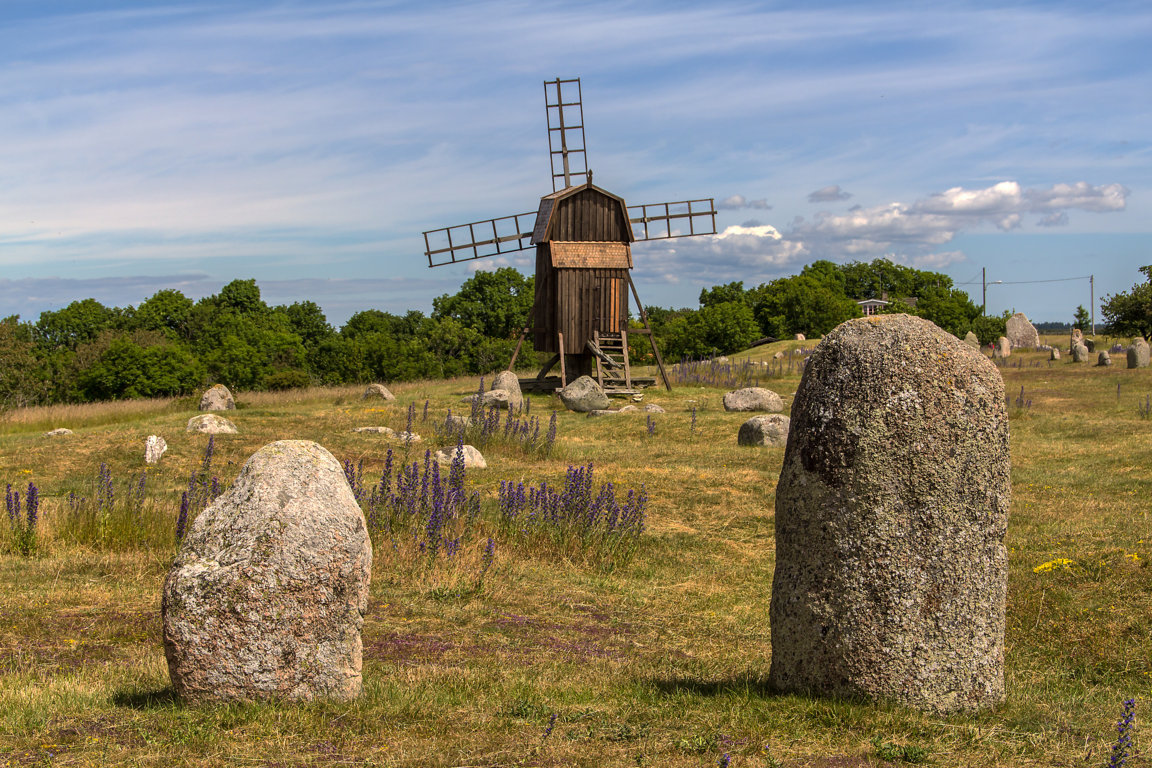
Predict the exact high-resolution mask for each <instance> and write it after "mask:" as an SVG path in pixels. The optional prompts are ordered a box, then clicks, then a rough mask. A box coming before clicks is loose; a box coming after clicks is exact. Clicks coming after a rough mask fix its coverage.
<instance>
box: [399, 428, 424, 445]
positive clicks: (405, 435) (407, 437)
mask: <svg viewBox="0 0 1152 768" xmlns="http://www.w3.org/2000/svg"><path fill="white" fill-rule="evenodd" d="M396 439H397V440H403V441H404V442H406V443H418V442H420V435H418V434H416V433H415V432H407V431H405V432H397V433H396Z"/></svg>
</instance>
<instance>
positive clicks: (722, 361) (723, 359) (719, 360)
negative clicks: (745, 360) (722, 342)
mask: <svg viewBox="0 0 1152 768" xmlns="http://www.w3.org/2000/svg"><path fill="white" fill-rule="evenodd" d="M716 362H717V363H719V364H720V365H725V364H727V362H728V358H727V357H724V356H723V355H721V356H720V357H718V358H716Z"/></svg>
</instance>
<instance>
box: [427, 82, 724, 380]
mask: <svg viewBox="0 0 1152 768" xmlns="http://www.w3.org/2000/svg"><path fill="white" fill-rule="evenodd" d="M544 102H545V107H546V110H547V115H548V150H549V155H550V157H551V161H552V194H550V195H545V196H544V197H543V198H541V199H540V207H539V209H538V210H537V211H535V212H529V213H521V214H516V215H514V216H503V217H501V218H498V219H486V220H484V221H476V222H472V223H470V224H462V225H460V226H456V227H445V228H443V229H434V230H429V231H427V232H425V233H424V246H425V248H424V253H425V255H426V256H427V257H428V266H429V267H438V266H442V265H444V264H456V263H459V262H464V261H471V260H473V259H481V258H485V257H488V256H496V255H500V254H506V253H512V252H515V251H522V250H526V249H528V248H532V247H533V246H534V247H535V248H536V281H535V282H536V295H535V298H534V302H533V307H532V312H531V313H530V317H529V318H528V324H527V325H525V327H524V330H523V331H522V332H521V334H520V340H519V342H517V344H516V351H515V352H514V353H513V355H512V364H514V363H515V361H516V356H517V355H518V354H519V353H520V346H521V344H522V343H523V341H524V337H525V335H527V334H528V333H529V332H531V334H532V344H533V348H534V349H535V350H536V351H537V352H550V353H552V354H553V357H552V359H551V360H550V361H549V362H548V363H547V364H546V365H545V366H544V368H542V369H541V370H540V373H539V374H537V376H536V378H535V379H532V380H524V381H522V382H521V386H523V387H525V388H528V389H537V390H548V389H555V388H556V386H557V385H559V386H564V385H566V384H567V382H568V379H569V378H572V377H574V376H578V375H583V374H593V373H594V374H595V375H596V377H597V379H598V380H599V382H600V385H601V386H602V387H604V389H605V390H606V391H609V392H616V393H622V392H631V391H633V390H634V388H635V387H637V386H643V385H646V384H650V383H654V380H653V379H648V380H641V379H634V378H633V377H632V372H631V368H630V366H629V364H628V333H629V331H628V296H629V294H631V295H632V298H633V299H635V301H636V307H637V310H638V315H639V317H640V320H641V322H642V323H643V324H644V328H643V330H640V329H633V330H632V333H633V334H636V333H642V334H646V335H647V336H648V339H649V342H650V343H651V344H652V353H653V356H654V357H655V360H656V364H657V367H658V368H659V370H660V376H661V378H662V379H663V380H664V386H666V387H668V389H671V388H672V386H671V384H669V383H668V376H667V374H666V372H665V370H664V362H663V360H662V359H661V358H660V351H659V349H657V347H656V340H655V339H654V338H652V329H651V326H649V324H648V316H647V313H645V311H644V305H643V304H641V303H640V296H639V295H638V294H637V293H636V286H635V285H634V284H633V282H632V277H631V273H630V272H631V269H632V248H631V244H632V243H634V242H637V241H641V240H658V239H664V238H671V237H690V236H693V235H712V234H715V233H716V210H715V206H714V205H713V200H712V198H708V199H701V200H685V201H682V202H676V203H660V204H657V205H638V206H631V207H629V206H628V205H627V204H625V202H624V198H622V197H619V196H617V195H614V194H612V193H611V192H608V191H606V190H603V189H600V188H599V187H597V186H595V185H593V184H592V171H591V170H589V169H588V161H587V155H586V153H585V150H584V107H583V103H582V98H581V92H580V80H579V78H576V79H571V80H561V79H559V78H557V79H556V80H550V81H546V82H545V83H544ZM673 225H675V226H676V227H678V229H673ZM685 230H686V231H685ZM557 363H559V364H560V376H559V378H556V377H548V373H549V371H551V370H552V368H553V367H554V366H555V365H556V364H557ZM512 364H509V368H511V367H512Z"/></svg>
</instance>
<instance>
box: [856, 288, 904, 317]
mask: <svg viewBox="0 0 1152 768" xmlns="http://www.w3.org/2000/svg"><path fill="white" fill-rule="evenodd" d="M896 300H897V301H899V302H901V303H902V304H907V305H908V306H910V307H915V306H916V297H915V296H901V297H899V298H898V299H896ZM856 303H857V304H859V305H860V311H861V312H862V313H863V314H864V316H865V317H867V316H868V315H875V314H879V313H880V312H881V311H882V310H883V309H884V308H885V307H887V306H888V305H889V304H891V303H892V302H891V301H888V292H887V291H883V292H881V293H880V298H878V299H857V300H856Z"/></svg>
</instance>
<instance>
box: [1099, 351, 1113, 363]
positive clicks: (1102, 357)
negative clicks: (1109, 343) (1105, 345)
mask: <svg viewBox="0 0 1152 768" xmlns="http://www.w3.org/2000/svg"><path fill="white" fill-rule="evenodd" d="M1096 365H1098V366H1101V367H1107V366H1109V365H1112V355H1111V354H1109V352H1108V350H1106V349H1102V350H1100V354H1099V355H1097V356H1096Z"/></svg>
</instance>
